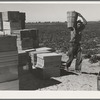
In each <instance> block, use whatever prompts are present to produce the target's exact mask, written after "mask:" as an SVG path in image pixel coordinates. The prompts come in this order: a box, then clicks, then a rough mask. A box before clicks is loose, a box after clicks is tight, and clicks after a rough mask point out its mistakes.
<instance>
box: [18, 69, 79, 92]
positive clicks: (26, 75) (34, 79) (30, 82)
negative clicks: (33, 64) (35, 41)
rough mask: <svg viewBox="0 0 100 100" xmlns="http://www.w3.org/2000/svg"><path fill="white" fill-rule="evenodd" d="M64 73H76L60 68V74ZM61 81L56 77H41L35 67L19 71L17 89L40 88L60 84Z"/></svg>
mask: <svg viewBox="0 0 100 100" xmlns="http://www.w3.org/2000/svg"><path fill="white" fill-rule="evenodd" d="M64 75H77V74H75V73H73V72H67V71H65V70H64V69H61V71H60V76H64ZM60 83H61V82H60V81H58V80H56V79H52V78H51V79H42V78H41V76H40V75H39V74H38V73H37V71H36V69H34V70H31V71H29V70H27V71H23V70H22V69H20V71H19V90H37V89H40V88H45V87H48V86H52V85H56V84H60Z"/></svg>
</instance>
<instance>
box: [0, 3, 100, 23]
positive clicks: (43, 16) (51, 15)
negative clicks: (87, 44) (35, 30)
mask: <svg viewBox="0 0 100 100" xmlns="http://www.w3.org/2000/svg"><path fill="white" fill-rule="evenodd" d="M3 11H20V12H25V13H26V22H39V21H40V22H47V21H50V22H53V21H60V22H64V21H67V11H77V12H79V13H81V14H82V15H83V16H84V17H85V18H86V20H87V21H100V3H98V4H95V3H94V4H88V3H85V4H82V3H80V4H78V3H12V4H10V3H0V12H3Z"/></svg>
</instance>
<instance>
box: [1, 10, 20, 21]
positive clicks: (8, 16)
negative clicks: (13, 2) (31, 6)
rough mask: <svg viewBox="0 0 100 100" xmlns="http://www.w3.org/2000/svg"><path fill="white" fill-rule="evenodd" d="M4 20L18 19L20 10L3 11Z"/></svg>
mask: <svg viewBox="0 0 100 100" xmlns="http://www.w3.org/2000/svg"><path fill="white" fill-rule="evenodd" d="M2 19H3V21H18V20H19V11H6V12H2Z"/></svg>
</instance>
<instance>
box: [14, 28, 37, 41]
mask: <svg viewBox="0 0 100 100" xmlns="http://www.w3.org/2000/svg"><path fill="white" fill-rule="evenodd" d="M12 34H16V35H19V36H20V38H21V40H22V39H24V38H33V40H35V39H37V38H38V30H37V29H36V28H34V29H22V30H14V31H12ZM34 38H35V39H34Z"/></svg>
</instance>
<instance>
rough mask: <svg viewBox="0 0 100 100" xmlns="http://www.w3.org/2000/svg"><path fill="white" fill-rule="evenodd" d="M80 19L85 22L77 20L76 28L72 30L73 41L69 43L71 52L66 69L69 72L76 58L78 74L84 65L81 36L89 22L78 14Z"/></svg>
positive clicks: (69, 52)
mask: <svg viewBox="0 0 100 100" xmlns="http://www.w3.org/2000/svg"><path fill="white" fill-rule="evenodd" d="M78 17H81V18H82V20H83V22H82V21H81V20H78V21H77V20H76V24H75V26H74V27H72V28H70V30H71V40H70V43H69V44H70V47H69V51H68V56H69V59H68V61H67V62H66V67H67V70H68V69H69V67H70V65H71V63H72V61H73V59H74V58H75V57H76V65H75V70H76V71H77V72H80V71H81V65H82V51H81V36H82V30H83V29H84V28H85V25H86V24H87V21H86V20H85V18H84V17H83V16H82V15H81V14H80V13H78ZM77 19H78V18H77Z"/></svg>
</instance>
